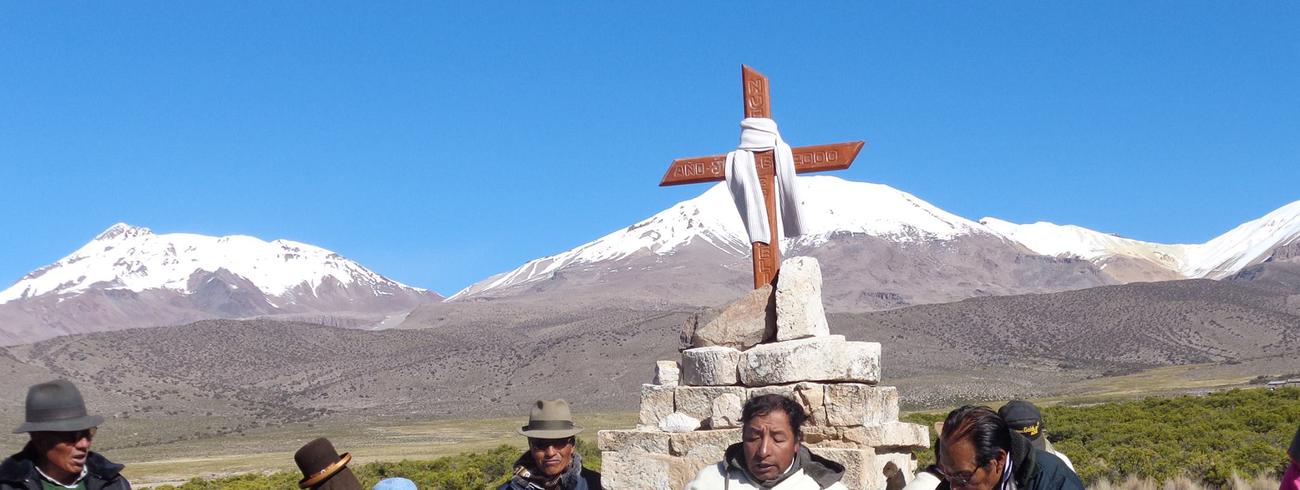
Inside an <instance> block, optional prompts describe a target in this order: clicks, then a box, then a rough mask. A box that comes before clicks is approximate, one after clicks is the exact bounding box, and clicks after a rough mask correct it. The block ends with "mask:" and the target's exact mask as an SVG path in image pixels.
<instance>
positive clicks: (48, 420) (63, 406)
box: [14, 379, 104, 434]
mask: <svg viewBox="0 0 1300 490" xmlns="http://www.w3.org/2000/svg"><path fill="white" fill-rule="evenodd" d="M102 423H104V417H100V416H98V415H87V414H86V401H85V400H83V399H82V398H81V392H80V391H77V387H76V386H74V385H73V384H72V382H70V381H68V380H63V379H57V380H54V381H50V382H48V383H41V384H38V385H33V386H32V387H30V388H27V420H26V421H25V422H23V424H22V425H19V426H18V428H17V429H14V433H15V434H19V433H23V432H44V431H49V432H76V431H79V430H85V429H89V428H91V427H98V426H99V424H102Z"/></svg>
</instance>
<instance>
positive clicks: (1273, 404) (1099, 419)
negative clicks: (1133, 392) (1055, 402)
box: [906, 388, 1300, 488]
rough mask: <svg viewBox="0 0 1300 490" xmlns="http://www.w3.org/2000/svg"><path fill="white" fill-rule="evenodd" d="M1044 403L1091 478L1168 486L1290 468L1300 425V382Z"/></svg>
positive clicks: (1272, 474) (1230, 481)
mask: <svg viewBox="0 0 1300 490" xmlns="http://www.w3.org/2000/svg"><path fill="white" fill-rule="evenodd" d="M1042 409H1043V419H1044V421H1045V422H1046V425H1047V430H1048V436H1049V438H1050V439H1051V441H1052V444H1053V445H1054V446H1056V448H1057V449H1059V450H1060V451H1061V452H1063V453H1065V454H1066V455H1067V456H1069V457H1070V459H1071V460H1072V461H1073V462H1074V466H1075V469H1076V470H1078V473H1079V477H1080V478H1082V479H1083V481H1084V483H1085V484H1095V483H1099V482H1129V481H1135V482H1139V481H1141V480H1144V479H1150V480H1152V481H1153V482H1155V483H1158V484H1160V485H1163V484H1165V483H1167V482H1171V481H1174V480H1175V479H1177V478H1183V477H1185V478H1190V479H1192V480H1195V481H1201V482H1205V483H1207V484H1209V485H1212V486H1216V487H1226V486H1234V487H1235V486H1236V485H1237V484H1239V483H1241V482H1244V481H1245V480H1241V479H1240V478H1238V477H1237V476H1236V475H1259V476H1258V477H1257V478H1256V481H1261V480H1267V479H1268V478H1274V479H1276V478H1278V477H1280V476H1281V473H1282V471H1283V470H1285V466H1286V463H1287V461H1288V459H1287V456H1286V447H1287V444H1288V443H1289V441H1290V438H1291V436H1292V435H1293V434H1294V433H1295V431H1296V427H1297V426H1298V425H1300V389H1297V388H1284V389H1279V390H1273V391H1270V390H1263V389H1245V390H1231V391H1226V392H1220V393H1212V394H1209V395H1205V396H1179V397H1173V398H1146V399H1142V400H1133V401H1125V402H1116V403H1106V404H1100V405H1090V406H1080V407H1071V406H1051V407H1042ZM945 415H946V413H945V414H913V415H909V416H908V417H906V420H907V421H909V422H915V423H919V424H925V425H926V426H932V424H933V423H934V422H936V421H940V420H942V419H943V417H944V416H945ZM932 435H933V434H932ZM917 457H918V459H919V460H920V461H921V464H922V465H928V464H930V463H932V462H933V461H934V451H933V450H932V449H927V450H923V451H919V452H918V453H917ZM1234 478H1235V479H1236V480H1234ZM1106 485H1111V484H1110V483H1106ZM1135 485H1136V484H1135ZM1105 488H1161V487H1160V486H1158V485H1157V486H1153V487H1140V486H1128V483H1124V484H1122V486H1119V487H1116V486H1113V485H1112V486H1108V487H1105ZM1247 488H1249V487H1247Z"/></svg>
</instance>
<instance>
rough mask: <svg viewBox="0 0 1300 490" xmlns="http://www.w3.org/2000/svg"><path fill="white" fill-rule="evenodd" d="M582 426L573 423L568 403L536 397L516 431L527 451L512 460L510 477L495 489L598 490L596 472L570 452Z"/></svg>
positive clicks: (598, 478)
mask: <svg viewBox="0 0 1300 490" xmlns="http://www.w3.org/2000/svg"><path fill="white" fill-rule="evenodd" d="M579 432H582V427H578V426H576V425H574V424H573V414H572V413H570V412H569V402H566V401H564V400H538V401H537V402H536V403H533V408H532V410H531V411H530V412H529V414H528V425H525V426H523V427H520V428H519V433H520V434H523V435H524V436H525V437H527V438H528V451H526V452H524V454H523V456H520V457H519V460H517V461H515V472H514V476H512V477H511V478H510V480H509V481H507V482H506V483H505V484H504V485H501V487H500V488H498V489H497V490H600V488H601V486H600V473H597V472H595V471H591V470H589V469H587V468H583V467H582V456H580V455H578V453H577V452H575V451H574V446H575V445H576V444H577V439H576V438H575V437H574V436H576V435H578V433H579Z"/></svg>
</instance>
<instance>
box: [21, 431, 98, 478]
mask: <svg viewBox="0 0 1300 490" xmlns="http://www.w3.org/2000/svg"><path fill="white" fill-rule="evenodd" d="M94 438H95V428H94V427H92V428H89V429H86V430H80V431H76V432H33V433H32V441H33V442H34V443H35V446H36V450H37V454H38V456H39V457H41V458H42V460H41V461H40V467H41V471H44V472H46V473H47V474H49V475H50V476H51V477H53V478H57V479H68V478H73V477H76V476H77V475H80V474H81V470H82V468H85V467H86V457H87V456H89V455H90V441H91V440H92V439H94Z"/></svg>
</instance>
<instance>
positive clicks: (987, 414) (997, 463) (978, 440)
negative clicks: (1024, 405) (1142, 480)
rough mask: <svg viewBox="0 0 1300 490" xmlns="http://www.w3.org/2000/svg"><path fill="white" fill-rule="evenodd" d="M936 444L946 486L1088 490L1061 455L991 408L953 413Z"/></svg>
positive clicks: (938, 468)
mask: <svg viewBox="0 0 1300 490" xmlns="http://www.w3.org/2000/svg"><path fill="white" fill-rule="evenodd" d="M935 449H936V452H937V453H938V459H939V462H938V464H937V465H935V466H936V472H937V473H938V474H939V478H940V480H941V482H940V484H939V489H940V490H946V489H948V488H963V489H966V488H969V489H974V490H994V489H999V490H1010V489H1018V490H1060V489H1066V490H1083V482H1081V481H1079V476H1078V475H1075V474H1074V472H1073V471H1070V468H1069V467H1067V466H1065V463H1064V462H1062V461H1061V460H1060V458H1057V457H1056V456H1053V455H1052V454H1051V453H1048V452H1046V451H1043V450H1042V449H1038V448H1035V447H1033V446H1032V445H1030V443H1029V440H1028V439H1025V437H1024V436H1022V435H1020V433H1019V432H1016V431H1013V430H1011V429H1010V428H1008V427H1007V423H1006V421H1004V420H1002V417H1000V416H999V415H998V414H997V412H994V411H993V409H991V408H988V407H973V406H969V405H968V406H964V407H961V408H958V409H956V410H953V411H952V412H951V413H949V414H948V418H947V419H946V420H944V422H943V431H942V432H941V433H940V434H939V445H938V446H937V447H936V448H935Z"/></svg>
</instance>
